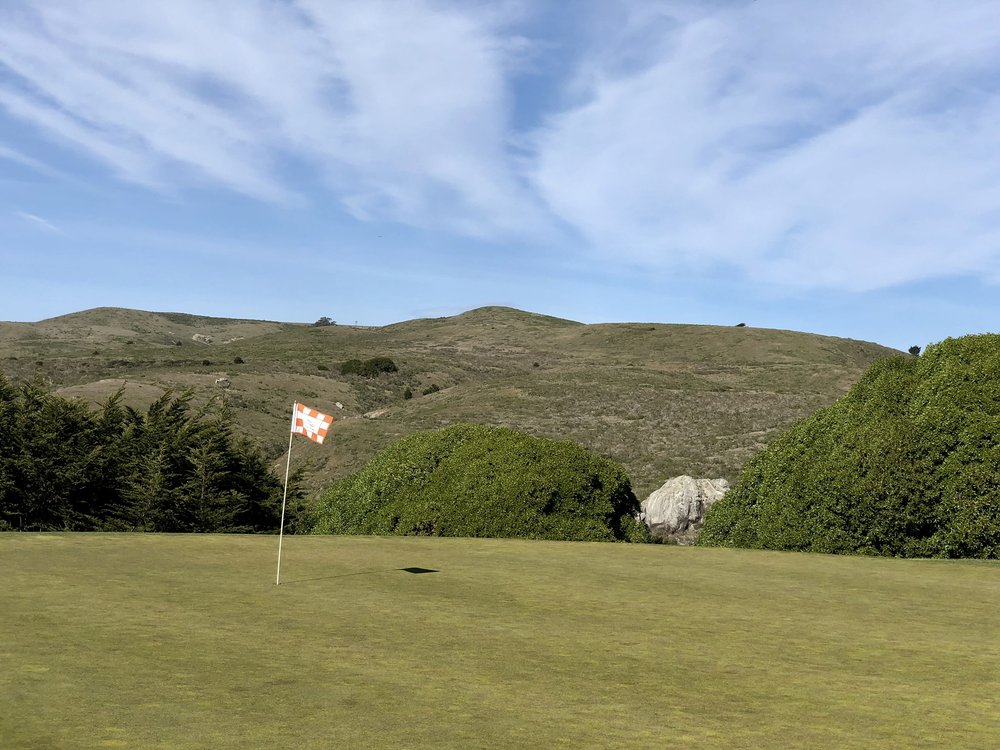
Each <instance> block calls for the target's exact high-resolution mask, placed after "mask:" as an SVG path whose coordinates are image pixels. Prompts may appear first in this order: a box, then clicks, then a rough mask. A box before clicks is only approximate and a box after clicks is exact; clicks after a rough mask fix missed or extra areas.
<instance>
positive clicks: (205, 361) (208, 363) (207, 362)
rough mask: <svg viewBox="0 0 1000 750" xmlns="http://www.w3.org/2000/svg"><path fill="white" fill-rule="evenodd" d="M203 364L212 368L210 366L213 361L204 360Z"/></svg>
mask: <svg viewBox="0 0 1000 750" xmlns="http://www.w3.org/2000/svg"><path fill="white" fill-rule="evenodd" d="M201 363H202V364H203V365H204V366H205V367H209V366H210V365H211V364H212V360H210V359H203V360H202V361H201Z"/></svg>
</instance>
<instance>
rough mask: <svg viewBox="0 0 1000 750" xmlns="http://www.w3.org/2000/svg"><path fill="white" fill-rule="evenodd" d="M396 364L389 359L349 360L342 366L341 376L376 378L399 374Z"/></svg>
mask: <svg viewBox="0 0 1000 750" xmlns="http://www.w3.org/2000/svg"><path fill="white" fill-rule="evenodd" d="M398 370H399V368H398V367H396V363H395V362H393V361H392V360H391V359H389V358H388V357H372V358H371V359H366V360H364V361H362V360H360V359H349V360H347V361H346V362H344V363H343V364H342V365H341V366H340V374H341V375H361V376H362V377H366V378H375V377H378V376H379V375H381V374H382V373H387V372H397V371H398Z"/></svg>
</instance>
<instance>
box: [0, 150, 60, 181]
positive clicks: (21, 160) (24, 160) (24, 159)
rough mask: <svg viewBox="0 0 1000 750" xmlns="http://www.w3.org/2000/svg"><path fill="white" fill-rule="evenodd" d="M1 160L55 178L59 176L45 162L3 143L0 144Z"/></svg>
mask: <svg viewBox="0 0 1000 750" xmlns="http://www.w3.org/2000/svg"><path fill="white" fill-rule="evenodd" d="M0 159H4V160H6V161H11V162H14V163H16V164H21V165H22V166H25V167H29V168H30V169H33V170H34V171H36V172H42V173H43V174H47V175H50V176H53V177H54V176H57V175H58V174H59V172H58V171H57V170H55V169H53V168H52V167H50V166H49V165H48V164H45V163H44V162H42V161H39V160H38V159H35V158H33V157H31V156H28V155H27V154H24V153H22V152H20V151H18V150H16V149H13V148H9V147H7V146H4V145H3V144H2V143H0Z"/></svg>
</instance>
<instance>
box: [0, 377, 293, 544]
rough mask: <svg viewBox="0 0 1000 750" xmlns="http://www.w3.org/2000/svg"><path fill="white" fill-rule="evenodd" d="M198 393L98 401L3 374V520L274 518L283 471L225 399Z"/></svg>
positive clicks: (96, 525)
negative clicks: (138, 402) (249, 437)
mask: <svg viewBox="0 0 1000 750" xmlns="http://www.w3.org/2000/svg"><path fill="white" fill-rule="evenodd" d="M190 399H191V395H190V393H185V394H181V395H174V394H170V393H168V394H166V395H164V396H163V397H162V398H160V399H158V400H157V401H155V402H153V404H151V405H150V407H149V408H148V409H147V410H146V411H145V412H139V411H136V410H134V409H131V408H129V407H127V406H123V405H122V403H121V392H119V393H118V394H117V395H115V396H112V397H111V398H109V399H108V400H107V401H106V402H105V403H104V404H103V406H101V407H100V408H98V409H92V408H90V407H89V406H87V405H86V404H85V403H83V402H81V401H76V400H69V399H65V398H61V397H59V396H57V395H56V394H53V393H51V392H49V391H48V389H47V388H46V387H45V386H44V385H43V384H42V383H40V382H38V381H36V382H31V383H25V384H23V385H20V386H17V387H15V386H14V385H12V384H11V383H10V382H9V381H8V380H7V379H5V378H4V376H3V375H2V374H0V531H4V530H15V531H19V530H24V531H50V530H65V531H90V530H100V531H239V532H260V531H270V530H275V529H277V526H278V521H279V511H280V508H281V489H282V486H281V481H280V480H279V479H278V477H277V476H276V475H275V474H274V473H272V472H271V470H270V468H269V467H268V464H267V461H266V459H265V458H264V456H263V455H262V454H261V453H260V451H259V450H258V449H257V448H256V447H254V446H253V445H251V444H250V443H248V442H247V441H245V440H241V439H238V438H236V437H235V436H234V435H233V434H232V432H231V430H230V423H231V419H230V415H229V414H228V412H227V411H226V410H225V409H223V408H217V409H202V410H198V411H195V410H192V409H190V408H189V406H190V403H189V402H190Z"/></svg>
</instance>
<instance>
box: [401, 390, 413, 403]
mask: <svg viewBox="0 0 1000 750" xmlns="http://www.w3.org/2000/svg"><path fill="white" fill-rule="evenodd" d="M411 398H413V391H411V390H410V389H409V388H407V389H406V390H405V391H403V399H404V400H405V401H409V400H410V399H411Z"/></svg>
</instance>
